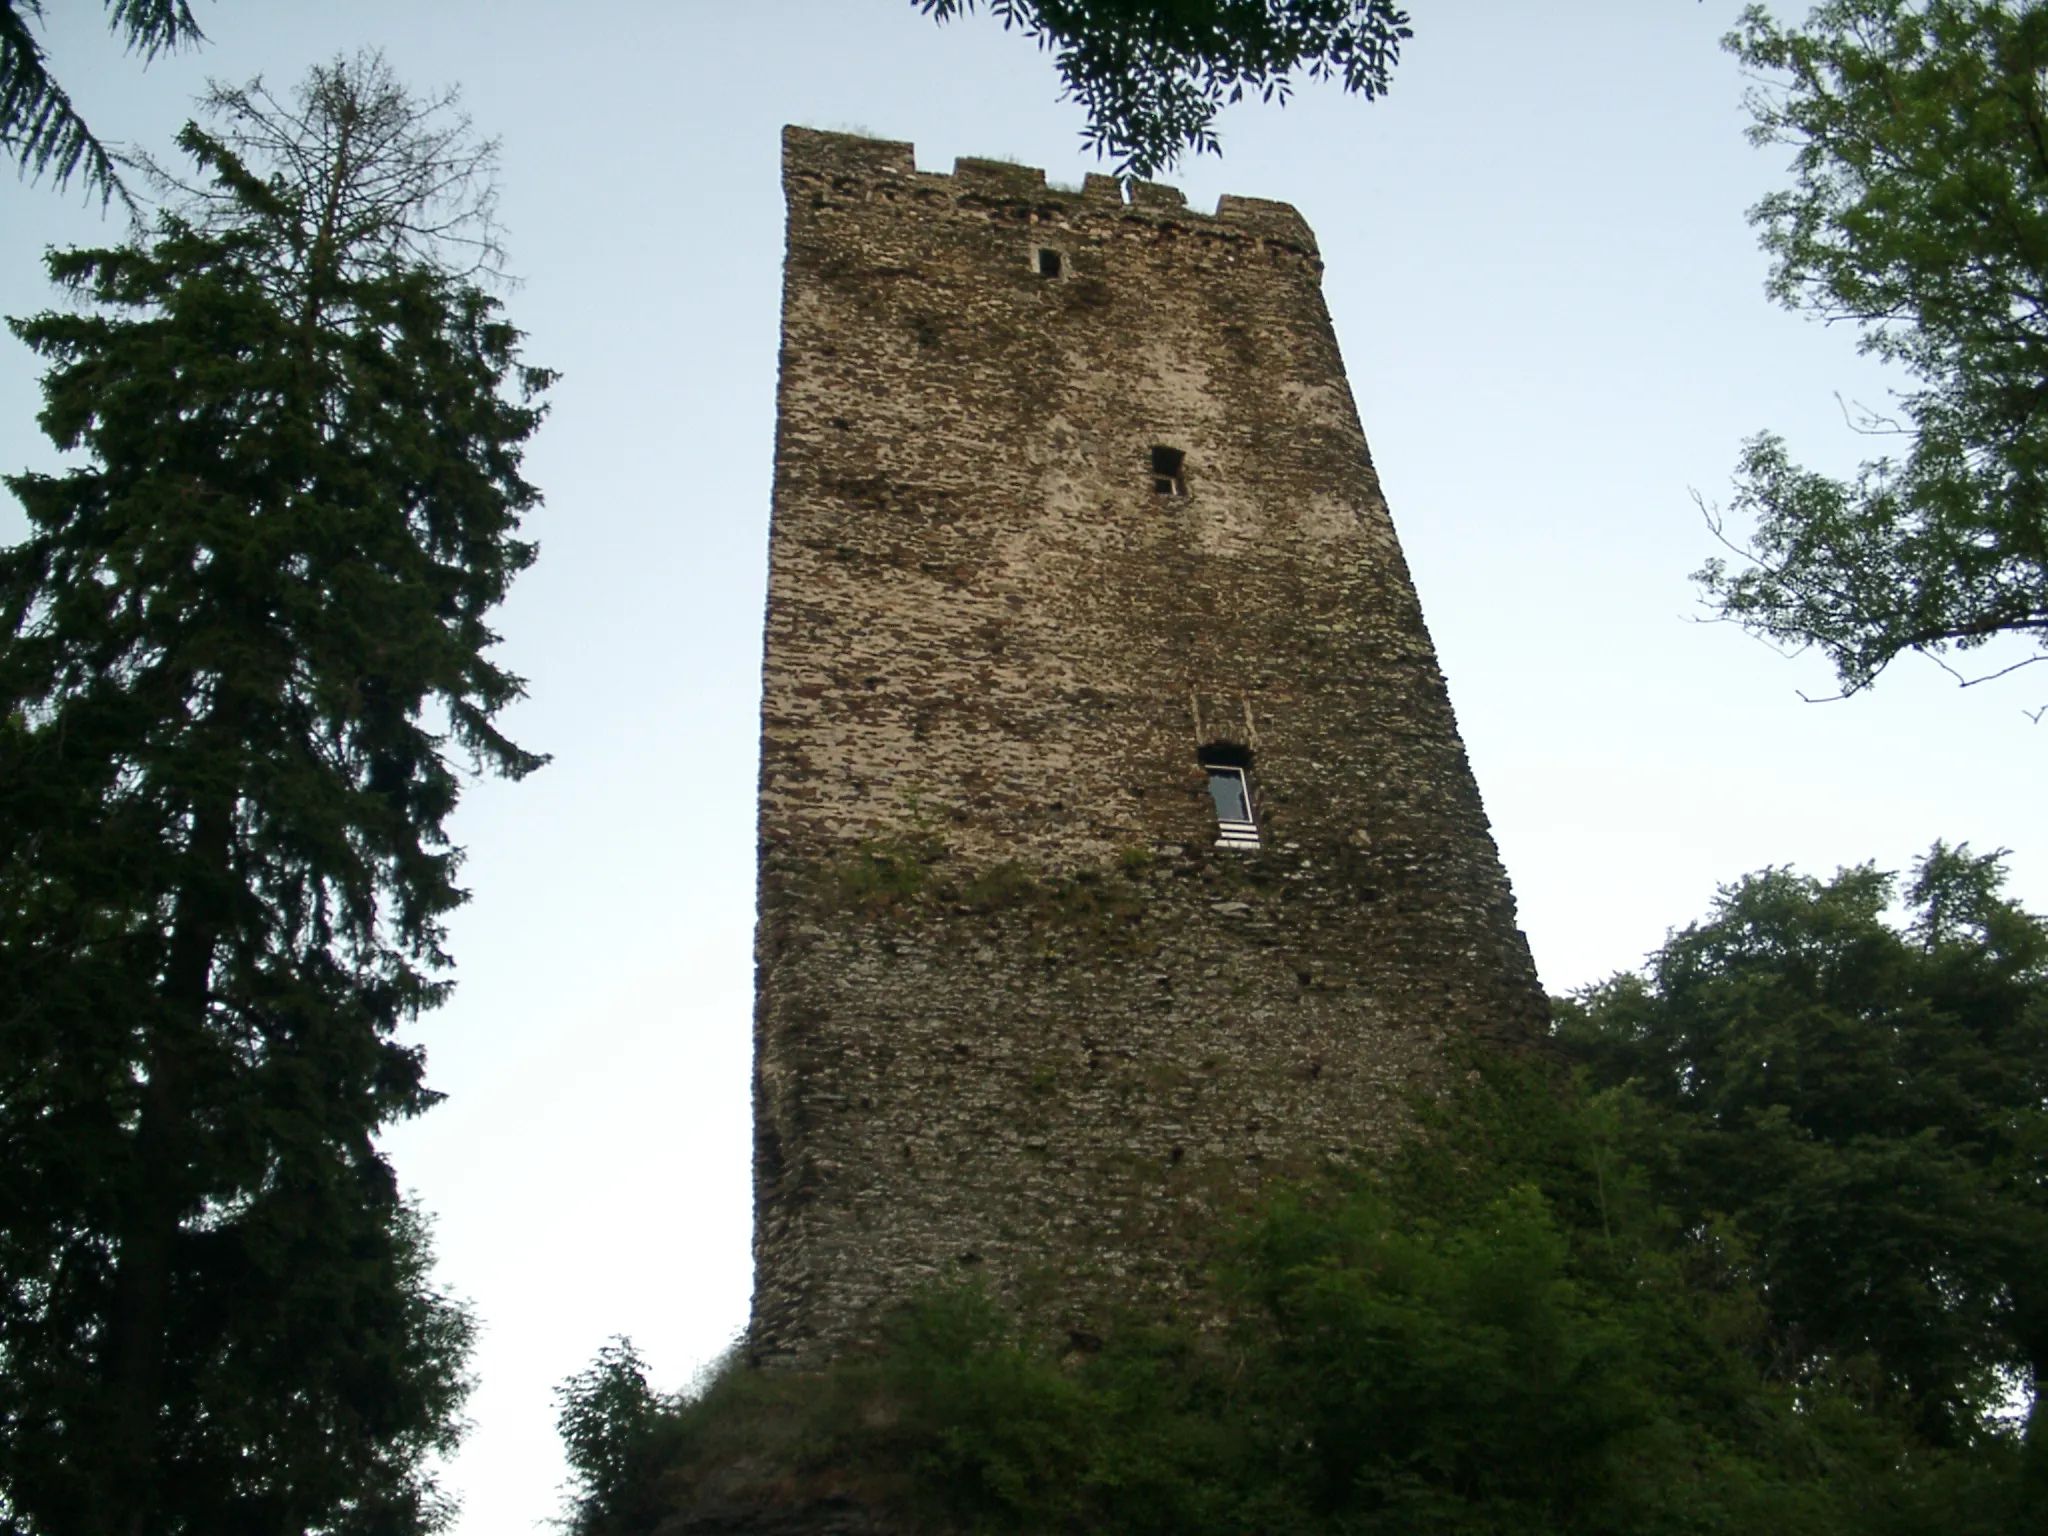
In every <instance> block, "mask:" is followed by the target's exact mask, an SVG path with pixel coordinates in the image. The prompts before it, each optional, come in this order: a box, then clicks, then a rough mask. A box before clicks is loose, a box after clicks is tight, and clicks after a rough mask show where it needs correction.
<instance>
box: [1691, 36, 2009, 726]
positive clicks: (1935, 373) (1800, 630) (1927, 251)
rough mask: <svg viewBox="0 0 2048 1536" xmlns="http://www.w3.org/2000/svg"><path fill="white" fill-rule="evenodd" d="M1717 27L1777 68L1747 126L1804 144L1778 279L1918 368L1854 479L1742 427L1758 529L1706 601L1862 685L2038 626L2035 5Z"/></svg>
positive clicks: (1769, 216) (1772, 243)
mask: <svg viewBox="0 0 2048 1536" xmlns="http://www.w3.org/2000/svg"><path fill="white" fill-rule="evenodd" d="M1728 46H1729V47H1730V48H1731V49H1732V50H1733V51H1734V53H1735V54H1736V56H1737V57H1738V58H1740V59H1741V60H1742V62H1743V63H1744V64H1745V65H1747V66H1748V67H1749V68H1750V69H1752V70H1754V71H1757V72H1758V73H1759V74H1760V75H1762V76H1763V78H1764V80H1765V82H1766V83H1765V84H1764V85H1763V86H1761V87H1759V89H1758V90H1756V91H1755V92H1753V93H1752V96H1751V108H1752V112H1753V115H1754V119H1755V126H1754V127H1753V129H1752V130H1751V132H1752V137H1753V138H1755V139H1756V140H1757V141H1758V142H1760V143H1785V144H1790V145H1792V146H1793V147H1794V157H1793V162H1792V167H1793V184H1792V186H1791V187H1789V188H1788V189H1786V190H1784V191H1782V192H1778V193H1775V194H1773V195H1772V196H1770V197H1767V198H1766V199H1764V201H1763V202H1762V203H1760V204H1759V205H1758V206H1757V207H1756V209H1755V210H1754V211H1753V213H1752V218H1753V219H1754V220H1755V221H1756V222H1757V223H1758V225H1760V226H1761V228H1762V230H1763V243H1764V247H1765V249H1766V250H1767V251H1769V253H1770V254H1771V256H1772V258H1773V261H1774V267H1773V270H1772V275H1771V291H1772V293H1773V294H1774V295H1775V296H1776V297H1777V298H1778V299H1779V300H1780V301H1781V302H1782V303H1784V304H1785V305H1787V306H1788V307H1790V308H1792V309H1795V310H1805V311H1808V312H1811V313H1813V314H1815V315H1818V316H1820V317H1822V318H1824V319H1827V320H1830V321H1846V322H1849V323H1851V324H1853V325H1855V326H1856V327H1857V328H1858V329H1859V330H1860V332H1861V333H1862V341H1861V345H1862V347H1863V350H1865V351H1866V352H1869V353H1872V354H1874V355H1876V356H1878V357H1880V358H1883V359H1885V360H1886V361H1888V362H1892V363H1896V364H1898V365H1900V367H1901V368H1902V369H1903V370H1904V371H1905V372H1906V373H1907V374H1908V375H1909V376H1910V377H1911V378H1912V379H1913V380H1914V381H1915V382H1914V385H1913V387H1912V388H1911V389H1910V390H1909V391H1908V392H1907V393H1905V394H1904V395H1903V396H1901V397H1900V398H1899V399H1898V400H1897V402H1896V419H1891V418H1880V417H1878V416H1875V415H1873V416H1872V417H1871V418H1870V419H1869V420H1868V421H1866V422H1865V426H1866V427H1867V428H1868V429H1870V430H1872V431H1874V432H1878V433H1880V434H1889V435H1895V436H1896V437H1897V438H1898V440H1899V441H1900V443H1901V445H1902V451H1903V457H1902V458H1894V457H1891V456H1886V457H1883V458H1879V459H1876V460H1873V461H1871V462H1868V463H1866V464H1864V465H1863V466H1862V468H1861V469H1860V470H1859V471H1858V472H1857V474H1856V475H1855V476H1854V477H1853V478H1852V479H1848V480H1843V479H1838V478H1835V477H1832V476H1829V475H1825V474H1819V473H1816V472H1814V471H1811V470H1807V469H1803V468H1801V467H1800V466H1799V465H1798V464H1797V463H1796V462H1795V461H1794V459H1793V457H1792V454H1791V451H1790V450H1789V448H1788V447H1787V445H1786V444H1785V443H1784V441H1783V440H1782V439H1780V438H1779V437H1777V436H1775V435H1772V434H1769V433H1766V434H1764V435H1761V436H1759V437H1757V438H1755V439H1753V440H1752V441H1751V442H1750V443H1749V444H1748V445H1747V447H1746V449H1745V451H1744V454H1743V457H1742V461H1741V465H1740V468H1739V470H1738V478H1737V488H1736V495H1735V500H1734V510H1735V511H1736V512H1737V513H1738V514H1740V515H1742V516H1743V517H1745V518H1748V519H1753V521H1754V531H1753V532H1752V533H1751V534H1750V535H1749V536H1748V542H1747V546H1746V549H1745V551H1744V553H1745V558H1744V559H1743V560H1742V561H1741V562H1740V563H1739V564H1738V565H1737V566H1736V567H1735V568H1733V569H1731V568H1730V567H1729V566H1728V565H1727V564H1726V563H1724V562H1719V561H1716V562H1712V563H1710V564H1709V565H1708V566H1707V567H1706V568H1705V569H1704V570H1703V571H1701V573H1700V579H1701V581H1702V582H1703V583H1704V584H1705V587H1706V590H1707V592H1708V595H1709V599H1710V601H1712V602H1713V603H1714V604H1715V605H1716V606H1717V607H1718V608H1719V609H1720V611H1721V612H1722V613H1723V614H1725V615H1726V616H1727V617H1729V618H1731V619H1735V620H1737V621H1739V622H1741V623H1742V624H1744V625H1746V626H1748V627H1749V628H1751V629H1753V630H1755V631H1757V632H1759V633H1761V634H1764V635H1768V636H1771V637H1773V638H1774V639H1777V640H1780V641H1785V642H1790V643H1793V644H1796V645H1802V646H1803V645H1811V646H1817V647H1818V648H1819V649H1820V650H1821V651H1822V653H1823V654H1825V655H1826V656H1827V657H1828V659H1829V660H1830V661H1831V662H1833V663H1834V666H1835V668H1836V671H1837V673H1838V674H1839V676H1840V678H1841V681H1842V685H1843V687H1844V688H1845V689H1847V690H1849V691H1851V692H1853V691H1855V690H1856V689H1859V688H1863V687H1865V686H1867V685H1868V684H1869V683H1871V682H1872V681H1873V680H1874V679H1875V678H1876V677H1877V675H1878V674H1879V673H1880V672H1882V671H1883V670H1884V668H1885V666H1886V665H1887V664H1889V663H1890V662H1891V661H1892V660H1893V659H1894V658H1895V657H1897V656H1898V655H1899V654H1900V653H1901V652H1905V651H1918V652H1923V653H1927V654H1931V655H1939V654H1941V653H1943V652H1945V651H1949V650H1951V649H1963V650H1967V649H1970V648H1972V647H1976V646H1980V645H1983V644H1985V643H1986V642H1988V641H1990V640H1991V639H1993V638H1994V637H1998V636H2001V635H2005V636H2022V637H2031V638H2032V640H2034V641H2035V642H2038V643H2042V644H2048V408H2044V402H2048V300H2044V295H2048V5H2044V4H2041V3H2038V0H1829V3H1827V4H1825V5H1822V6H1820V7H1818V8H1817V9H1816V10H1815V11H1814V13H1813V14H1812V16H1811V17H1810V18H1809V19H1808V20H1807V22H1806V23H1805V25H1804V26H1803V27H1800V28H1797V29H1788V28H1783V27H1780V26H1779V25H1778V24H1777V23H1775V22H1774V21H1772V20H1771V18H1770V17H1769V16H1768V15H1766V14H1765V13H1764V11H1763V10H1762V9H1760V8H1753V9H1751V10H1750V11H1748V12H1747V13H1746V14H1745V15H1744V18H1743V23H1742V27H1741V30H1739V31H1738V32H1736V33H1735V34H1734V35H1733V36H1731V37H1730V38H1729V39H1728Z"/></svg>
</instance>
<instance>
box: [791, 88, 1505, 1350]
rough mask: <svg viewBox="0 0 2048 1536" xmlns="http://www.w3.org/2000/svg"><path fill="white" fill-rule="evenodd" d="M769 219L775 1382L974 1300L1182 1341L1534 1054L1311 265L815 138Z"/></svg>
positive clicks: (1489, 845)
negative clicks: (1416, 1096)
mask: <svg viewBox="0 0 2048 1536" xmlns="http://www.w3.org/2000/svg"><path fill="white" fill-rule="evenodd" d="M784 182H785V187H786V191H787V194H788V202H789V251H788V265H787V271H786V277H785V289H784V300H783V303H784V309H783V330H782V371H781V391H780V424H779V428H778V433H777V440H776V472H775V501H774V519H773V531H772V535H771V545H770V574H769V590H768V617H767V654H766V665H765V694H764V699H763V703H762V759H761V794H760V860H761V863H760V921H759V929H758V937H757V965H758V992H757V1012H756V1104H755V1114H756V1154H755V1159H756V1160H755V1180H756V1191H755V1198H756V1207H755V1208H756V1228H755V1233H756V1235H755V1261H756V1281H755V1298H754V1317H753V1327H752V1335H751V1346H752V1349H753V1352H754V1355H755V1357H756V1358H757V1359H759V1360H762V1361H764V1362H770V1363H784V1364H796V1365H814V1364H818V1363H821V1362H822V1361H823V1360H824V1359H825V1358H826V1357H828V1356H829V1354H830V1353H831V1352H832V1351H833V1350H834V1349H836V1348H839V1347H841V1346H843V1345H844V1344H846V1343H848V1342H850V1341H853V1340H856V1339H858V1338H860V1337H862V1336H863V1334H864V1331H865V1330H866V1329H867V1328H868V1327H869V1326H871V1324H872V1321H873V1318H874V1316H875V1314H876V1311H877V1309H878V1307H880V1306H881V1305H883V1304H886V1303H887V1302H889V1301H891V1300H895V1299H900V1298H902V1297H903V1296H905V1295H907V1294H909V1293H910V1292H911V1291H912V1290H914V1289H915V1288H916V1287H917V1286H918V1285H919V1284H921V1283H923V1282H926V1281H929V1280H932V1279H935V1278H939V1277H942V1276H945V1275H948V1274H954V1273H961V1272H971V1273H975V1274H978V1275H980V1276H982V1277H983V1278H984V1279H985V1280H986V1281H987V1283H988V1284H989V1285H990V1286H991V1288H992V1289H994V1290H995V1291H996V1292H997V1293H998V1294H999V1295H1001V1296H1003V1297H1005V1298H1007V1299H1009V1300H1010V1301H1011V1302H1012V1303H1014V1304H1016V1305H1019V1306H1022V1307H1025V1308H1027V1309H1030V1310H1032V1311H1033V1313H1034V1314H1035V1315H1036V1316H1038V1317H1039V1318H1040V1319H1041V1320H1043V1321H1046V1322H1050V1323H1053V1324H1055V1325H1057V1326H1063V1327H1066V1328H1069V1329H1071V1330H1074V1331H1076V1332H1077V1333H1081V1332H1085V1331H1086V1330H1088V1329H1089V1328H1091V1327H1095V1326H1099V1322H1098V1321H1097V1320H1098V1319H1099V1318H1100V1317H1101V1316H1102V1315H1103V1312H1104V1309H1105V1308H1107V1307H1110V1306H1113V1305H1132V1304H1135V1305H1137V1306H1140V1307H1150V1308H1170V1307H1172V1306H1173V1305H1174V1304H1175V1302H1176V1300H1177V1299H1178V1298H1181V1297H1183V1296H1184V1295H1185V1294H1186V1291H1187V1286H1188V1282H1189V1280H1190V1279H1191V1278H1192V1271H1191V1269H1190V1265H1191V1264H1192V1263H1193V1262H1194V1253H1195V1246H1194V1245H1195V1243H1196V1241H1197V1240H1198V1239H1199V1238H1200V1236H1201V1235H1202V1234H1203V1233H1204V1232H1206V1231H1209V1230H1211V1229H1212V1228H1213V1226H1214V1224H1215V1222H1216V1220H1217V1219H1218V1218H1219V1216H1222V1215H1225V1214H1227V1213H1228V1212H1230V1211H1233V1210H1235V1209H1237V1208H1239V1207H1240V1206H1241V1205H1242V1204H1243V1202H1244V1201H1245V1200H1246V1199H1247V1198H1248V1197H1249V1196H1251V1195H1252V1194H1254V1193H1256V1191H1257V1189H1258V1187H1259V1186H1260V1184H1261V1183H1262V1182H1263V1181H1264V1180H1267V1179H1269V1178H1271V1177H1273V1176H1274V1175H1276V1174H1281V1173H1289V1172H1292V1173H1299V1172H1305V1171H1308V1170H1311V1169H1313V1168H1315V1167H1318V1166H1321V1165H1323V1164H1325V1163H1327V1162H1329V1161H1332V1160H1334V1161H1338V1162H1353V1161H1356V1160H1357V1159H1359V1158H1360V1157H1362V1156H1364V1155H1367V1154H1369V1153H1371V1152H1373V1151H1375V1150H1376V1149H1381V1148H1384V1147H1385V1146H1387V1145H1388V1144H1389V1143H1390V1142H1391V1140H1392V1139H1393V1138H1394V1137H1395V1136H1397V1135H1398V1134H1399V1131H1400V1129H1401V1113H1402V1112H1401V1107H1400V1101H1401V1096H1402V1095H1403V1094H1404V1093H1405V1092H1406V1091H1408V1090H1409V1089H1410V1088H1412V1087H1414V1086H1417V1085H1422V1086H1427V1085H1429V1084H1431V1083H1432V1082H1434V1081H1435V1077H1436V1074H1437V1073H1438V1072H1439V1071H1440V1069H1441V1062H1442V1049H1443V1046H1444V1045H1445V1043H1446V1042H1447V1041H1449V1040H1452V1039H1454V1038H1458V1037H1469V1036H1483V1037H1488V1038H1494V1039H1501V1040H1515V1039H1525V1038H1529V1037H1531V1036H1532V1035H1533V1033H1534V1032H1535V1031H1536V1030H1537V1029H1538V1028H1539V1027H1540V1020H1541V1018H1542V1002H1541V997H1540V994H1539V992H1538V990H1537V988H1536V983H1535V977H1534V973H1533V970H1532V968H1531V965H1530V960H1529V954H1528V947H1527V944H1526V943H1525V941H1524V940H1523V938H1522V936H1521V934H1520V933H1519V932H1518V931H1517V930H1516V928H1515V922H1514V908H1513V901H1512V898H1511V897H1510V895H1509V892H1508V886H1507V880H1506V877H1505V875H1504V874H1503V873H1502V870H1501V867H1500V863H1499V860H1498V857H1497V855H1496V853H1495V850H1494V845H1493V841H1492V838H1491V836H1490V835H1489V833H1488V830H1487V825H1486V819H1485V815H1484V813H1483V812H1482V810H1481V808H1480V803H1479V795H1478V791H1477V789H1476V787H1475V785H1474V784H1473V781H1472V776H1471V772H1470V769H1469V768H1468V766H1467V764H1466V760H1465V754H1464V749H1463V748H1462V746H1461V745H1460V743H1459V740H1458V735H1457V729H1456V726H1455V724H1454V722H1453V720H1452V716H1451V708H1450V703H1449V699H1448V696H1447V694H1446V692H1445V689H1444V682H1443V678H1442V676H1441V675H1440V674H1439V672H1438V670H1437V666H1436V660H1435V654H1434V651H1433V649H1432V647H1431V644H1430V640H1429V635H1428V632H1427V631H1426V630H1425V628H1424V627H1423V622H1422V614H1421V610H1420V609H1419V607H1418V606H1417V603H1416V598H1415V593H1414V590H1413V588H1412V586H1411V584H1410V582H1409V578H1408V573H1407V570H1406V567H1405V566H1404V564H1403V561H1402V558H1401V551H1400V547H1399V545H1398V543H1397V542H1396V539H1395V536H1394V529H1393V525H1392V523H1391V522H1390V520H1389V518H1388V515H1387V509H1386V505H1385V503H1384V501H1383V500H1382V498H1381V496H1380V490H1379V485H1378V481H1377V479H1376V477H1375V475H1374V473H1373V468H1372V461H1371V458H1370V456H1369V454H1368V452H1367V449H1366V443H1365V438H1364V434H1363V432H1362V431H1361V429H1360V426H1359V422H1358V417H1357V411H1356V409H1355V407H1354V405H1353V403H1352V399H1351V394H1350V390H1349V388H1348V386H1347V385H1346V383H1345V378H1344V369H1343V364H1342V361H1341V359H1340V358H1339V356H1338V351H1337V341H1336V337H1335V335H1334V333H1333V332H1332V329H1331V326H1330V321H1329V316H1328V314H1327V312H1326V310H1325V309H1324V306H1323V302H1322V294H1321V288H1320V274H1321V270H1322V263H1321V261H1320V259H1319V256H1318V253H1317V250H1316V244H1315V239H1314V237H1313V236H1312V235H1311V234H1310V232H1309V230H1308V227H1307V225H1306V224H1304V223H1303V221H1302V220H1301V218H1300V216H1299V215H1298V214H1296V213H1295V211H1294V210H1293V209H1292V208H1289V207H1287V206H1285V205H1283V204H1278V203H1268V202H1261V201H1258V200H1255V199H1250V198H1231V197H1226V198H1224V199H1223V201H1222V204H1221V206H1220V207H1219V208H1218V210H1217V212H1216V213H1215V214H1214V215H1206V214H1200V213H1196V212H1193V211H1191V210H1189V209H1188V208H1186V207H1185V206H1183V203H1182V199H1181V197H1180V194H1179V193H1177V192H1175V191H1174V190H1172V189H1170V188H1167V187H1161V186H1152V185H1139V186H1137V187H1135V188H1134V189H1133V192H1132V196H1131V198H1130V200H1129V201H1128V202H1126V201H1125V198H1124V196H1123V194H1122V190H1121V189H1120V187H1119V186H1118V184H1117V183H1116V182H1115V181H1114V180H1112V179H1110V178H1107V177H1095V176H1091V177H1089V178H1088V182H1087V185H1086V187H1085V188H1084V189H1083V190H1081V191H1078V192H1069V191H1059V190H1055V189H1051V188H1049V187H1048V186H1047V185H1046V183H1045V178H1044V174H1043V173H1042V172H1039V171H1033V170H1026V169H1023V168H1020V167H1016V166H1010V165H1005V164H997V163H994V162H989V161H978V160H961V161H959V162H958V163H957V164H956V166H955V167H954V171H953V174H952V175H951V176H938V175H927V174H921V173H920V172H918V170H917V169H916V166H915V163H914V160H913V158H912V152H911V147H910V146H909V145H907V144H894V143H884V142H880V141H875V140H868V139H860V138H852V137H847V136H844V135H838V134H825V133H815V132H810V131H808V130H801V129H794V128H793V129H789V130H787V132H786V134H785V137H784ZM1041 250H1051V251H1053V252H1055V253H1056V255H1057V257H1058V263H1057V265H1058V274H1057V275H1046V269H1047V268H1048V267H1049V266H1050V265H1051V264H1050V263H1047V262H1045V261H1043V260H1042V259H1041V257H1040V254H1039V253H1040V251H1041ZM1155 447H1171V448H1175V449H1178V450H1180V451H1181V452H1183V453H1184V454H1185V471H1184V473H1185V485H1186V494H1185V495H1162V494H1160V493H1159V492H1158V491H1157V490H1155V488H1154V481H1153V475H1152V458H1151V454H1152V450H1153V448H1155ZM1218 743H1223V744H1228V745H1231V746H1235V747H1237V748H1239V749H1243V750H1248V751H1249V752H1250V754H1251V761H1252V767H1251V770H1250V774H1251V783H1252V793H1253V798H1254V802H1255V809H1256V814H1257V819H1258V821H1259V824H1260V832H1261V836H1262V838H1263V847H1262V848H1261V849H1260V850H1259V851H1257V852H1247V851H1242V850H1237V849H1226V848H1219V847H1217V846H1215V839H1216V831H1217V828H1216V821H1215V812H1214V809H1213V807H1212V804H1211V802H1210V799H1209V795H1208V792H1207V780H1206V775H1205V772H1204V770H1203V768H1202V767H1201V765H1200V762H1199V761H1198V758H1197V750H1198V748H1201V747H1204V746H1210V745H1214V744H1218Z"/></svg>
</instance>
